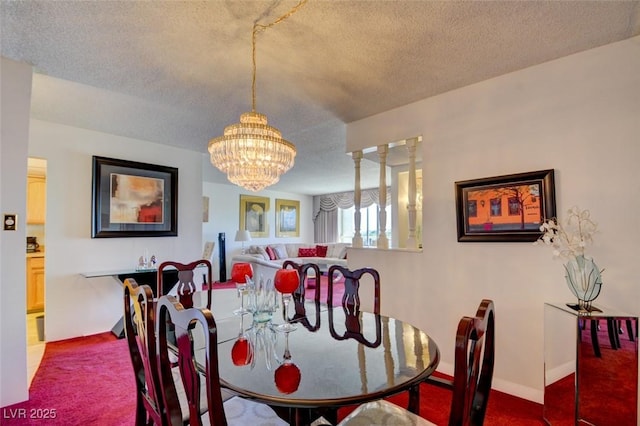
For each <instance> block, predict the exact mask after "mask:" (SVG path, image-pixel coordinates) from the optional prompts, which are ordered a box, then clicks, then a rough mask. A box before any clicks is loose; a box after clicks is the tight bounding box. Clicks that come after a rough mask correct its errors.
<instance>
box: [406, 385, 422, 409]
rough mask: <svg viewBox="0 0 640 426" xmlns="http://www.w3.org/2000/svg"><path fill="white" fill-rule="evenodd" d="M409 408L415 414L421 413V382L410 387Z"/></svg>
mask: <svg viewBox="0 0 640 426" xmlns="http://www.w3.org/2000/svg"><path fill="white" fill-rule="evenodd" d="M407 408H408V410H409V411H410V412H412V413H413V414H415V415H417V416H419V415H420V383H418V384H416V385H414V386H412V387H411V389H409V406H408V407H407Z"/></svg>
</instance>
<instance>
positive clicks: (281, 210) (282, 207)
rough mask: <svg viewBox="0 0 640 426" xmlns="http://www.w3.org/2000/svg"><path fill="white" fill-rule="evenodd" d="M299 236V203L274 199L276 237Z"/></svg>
mask: <svg viewBox="0 0 640 426" xmlns="http://www.w3.org/2000/svg"><path fill="white" fill-rule="evenodd" d="M299 236H300V201H297V200H282V199H277V198H276V237H299Z"/></svg>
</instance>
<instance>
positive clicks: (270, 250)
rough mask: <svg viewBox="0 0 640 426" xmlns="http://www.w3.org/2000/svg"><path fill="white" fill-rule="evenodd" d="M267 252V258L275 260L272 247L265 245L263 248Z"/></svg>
mask: <svg viewBox="0 0 640 426" xmlns="http://www.w3.org/2000/svg"><path fill="white" fill-rule="evenodd" d="M265 250H266V252H267V254H268V255H269V260H276V253H275V252H274V251H273V249H272V248H271V246H267V248H265Z"/></svg>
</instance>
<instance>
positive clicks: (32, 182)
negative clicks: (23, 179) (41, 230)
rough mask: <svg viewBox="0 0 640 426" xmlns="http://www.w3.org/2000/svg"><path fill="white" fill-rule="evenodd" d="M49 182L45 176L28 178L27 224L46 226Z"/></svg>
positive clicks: (30, 176) (29, 176)
mask: <svg viewBox="0 0 640 426" xmlns="http://www.w3.org/2000/svg"><path fill="white" fill-rule="evenodd" d="M46 191H47V180H46V178H45V177H44V176H37V175H28V176H27V223H28V224H44V220H45V216H46V214H45V213H46V205H47V199H46V195H47V192H46Z"/></svg>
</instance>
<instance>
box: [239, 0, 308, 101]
mask: <svg viewBox="0 0 640 426" xmlns="http://www.w3.org/2000/svg"><path fill="white" fill-rule="evenodd" d="M306 2H307V0H300V1H299V2H298V4H297V5H295V6H294V7H293V8H292V9H291V10H290V11H288V12H287V13H285V14H284V15H282V16H281V17H279V18H278V19H276V20H275V21H273V22H271V23H270V24H266V25H263V24H258V23H257V22H256V23H254V24H253V32H252V34H251V58H252V64H253V78H252V80H251V111H252V112H256V36H257V35H258V33H261V32H263V31H265V30H266V29H267V28H271V27H273V26H275V25H277V24H279V23H280V22H282V21H284V20H285V19H287V18H288V17H290V16H291V15H293V14H294V13H296V12H297V11H298V9H300V8H301V7H302V5H304V4H305V3H306Z"/></svg>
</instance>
